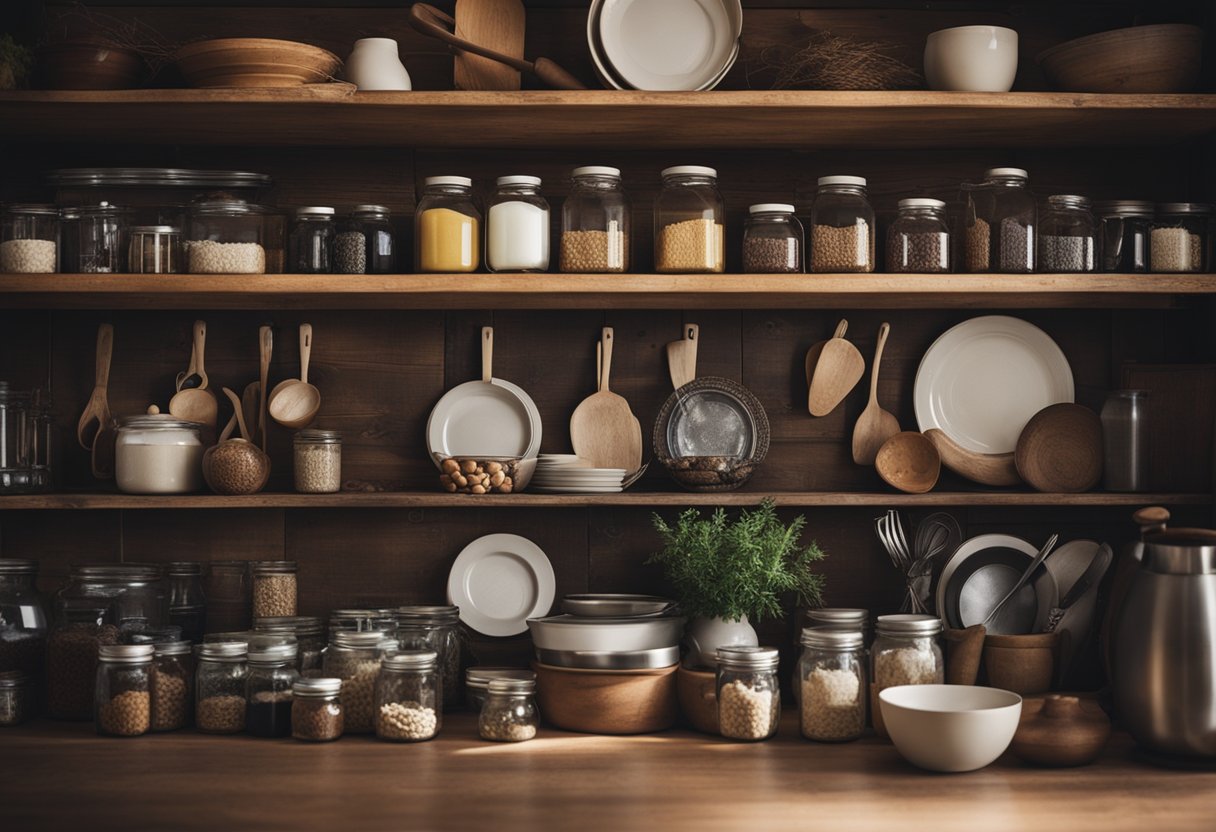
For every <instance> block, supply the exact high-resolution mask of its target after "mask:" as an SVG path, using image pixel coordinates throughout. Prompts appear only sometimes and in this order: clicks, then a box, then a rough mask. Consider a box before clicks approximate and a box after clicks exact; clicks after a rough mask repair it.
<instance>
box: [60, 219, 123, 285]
mask: <svg viewBox="0 0 1216 832" xmlns="http://www.w3.org/2000/svg"><path fill="white" fill-rule="evenodd" d="M65 213H67V214H68V215H69V216H71V218H72V219H71V221H70V222H67V223H64V224H63V226H62V227H61V229H60V236H61V237H66V236H67V235H69V234H70V235H72V236H73V238H74V239H73V240H72V246H71V250H72V251H73V252H75V255H76V258H75V259H74V260H73V261H72V262H71V263H69V262H67V261H61V262H60V264H59V265H60V268H61V269H63V270H64V271H67V272H71V273H73V274H75V273H79V274H121V273H122V272H125V271H126V269H127V226H128V225H130V222H131V210H130V209H128V208H120V207H118V206H116V205H111V204H110V203H109V202H100V203H97V204H96V205H81V206H79V207H74V208H68V209H65ZM65 248H66V247H65Z"/></svg>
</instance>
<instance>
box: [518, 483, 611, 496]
mask: <svg viewBox="0 0 1216 832" xmlns="http://www.w3.org/2000/svg"><path fill="white" fill-rule="evenodd" d="M532 490H533V491H546V492H549V493H551V494H620V493H621V492H622V491H624V490H625V487H624V486H622V485H535V484H534V485H533V486H532Z"/></svg>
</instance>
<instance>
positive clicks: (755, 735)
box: [717, 647, 781, 741]
mask: <svg viewBox="0 0 1216 832" xmlns="http://www.w3.org/2000/svg"><path fill="white" fill-rule="evenodd" d="M778 661H779V657H778V654H777V648H775V647H719V648H718V676H717V691H718V727H719V730H720V731H721V733H722V736H724V737H728V738H729V739H734V740H753V741H754V740H766V739H768V738H769V737H771V736H773V735H774V734H776V733H777V723H778V722H779V721H780V718H781V687H780V684H779V683H778V681H777V664H778Z"/></svg>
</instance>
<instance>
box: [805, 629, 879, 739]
mask: <svg viewBox="0 0 1216 832" xmlns="http://www.w3.org/2000/svg"><path fill="white" fill-rule="evenodd" d="M866 675H867V674H866V655H865V645H864V642H863V640H862V636H861V633H860V632H858V631H856V630H853V631H845V630H821V629H815V628H812V627H808V628H806V629H804V630H803V631H802V656H801V658H800V659H799V661H798V684H799V688H800V691H801V692H800V695H799V711H800V725H801V728H802V736H804V737H806V738H807V739H808V740H818V741H820V742H845V741H848V740H855V739H857V738H858V737H860V736H861V734H862V732H863V731H865V727H866V699H867V687H866Z"/></svg>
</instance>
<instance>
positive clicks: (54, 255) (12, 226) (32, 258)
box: [0, 205, 59, 274]
mask: <svg viewBox="0 0 1216 832" xmlns="http://www.w3.org/2000/svg"><path fill="white" fill-rule="evenodd" d="M57 271H59V209H58V208H56V207H55V206H54V205H9V206H7V207H6V208H5V209H4V213H3V214H2V215H0V273H2V274H52V273H54V272H57Z"/></svg>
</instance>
